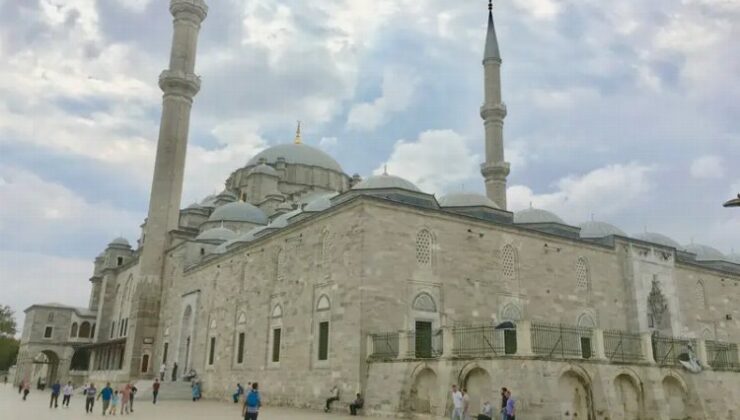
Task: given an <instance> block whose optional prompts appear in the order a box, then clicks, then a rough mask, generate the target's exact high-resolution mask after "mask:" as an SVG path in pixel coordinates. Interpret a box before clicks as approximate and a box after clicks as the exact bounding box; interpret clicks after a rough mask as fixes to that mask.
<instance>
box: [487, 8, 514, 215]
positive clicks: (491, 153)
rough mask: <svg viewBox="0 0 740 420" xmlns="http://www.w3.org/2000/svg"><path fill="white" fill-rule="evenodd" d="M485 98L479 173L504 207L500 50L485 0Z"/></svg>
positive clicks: (506, 166) (490, 195)
mask: <svg viewBox="0 0 740 420" xmlns="http://www.w3.org/2000/svg"><path fill="white" fill-rule="evenodd" d="M483 72H484V83H483V84H484V100H483V105H482V106H481V108H480V116H481V118H483V126H484V127H485V131H486V161H485V162H484V163H483V164H482V165H481V174H482V175H483V178H484V179H485V182H486V195H487V196H488V198H490V199H491V200H493V201H494V202H495V203H496V204H498V205H499V207H501V208H502V209H504V210H505V209H506V177H507V176H508V175H509V163H508V162H506V161H504V118H505V117H506V105H504V103H503V101H502V100H501V53H500V51H499V48H498V39H497V38H496V27H495V25H494V24H493V4H492V2H491V0H489V1H488V30H487V32H486V45H485V48H484V52H483Z"/></svg>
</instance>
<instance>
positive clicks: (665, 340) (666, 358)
mask: <svg viewBox="0 0 740 420" xmlns="http://www.w3.org/2000/svg"><path fill="white" fill-rule="evenodd" d="M652 342H653V356H654V357H655V363H657V364H659V365H661V366H676V365H679V364H680V363H679V356H680V355H681V354H685V355H687V354H689V353H691V352H693V351H694V350H692V349H696V343H695V342H694V340H691V339H688V338H676V337H661V336H659V335H654V336H653V337H652Z"/></svg>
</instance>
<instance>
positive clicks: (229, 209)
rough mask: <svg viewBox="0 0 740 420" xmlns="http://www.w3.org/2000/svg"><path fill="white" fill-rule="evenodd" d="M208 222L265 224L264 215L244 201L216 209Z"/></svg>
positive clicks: (265, 217) (265, 218)
mask: <svg viewBox="0 0 740 420" xmlns="http://www.w3.org/2000/svg"><path fill="white" fill-rule="evenodd" d="M208 221H209V222H221V221H223V222H248V223H256V224H258V225H265V224H267V216H266V215H265V213H264V212H263V211H262V210H260V209H259V208H257V207H256V206H253V205H252V204H249V203H247V202H244V201H235V202H233V203H228V204H224V205H223V206H220V207H217V208H216V210H214V211H213V213H211V216H210V217H209V218H208Z"/></svg>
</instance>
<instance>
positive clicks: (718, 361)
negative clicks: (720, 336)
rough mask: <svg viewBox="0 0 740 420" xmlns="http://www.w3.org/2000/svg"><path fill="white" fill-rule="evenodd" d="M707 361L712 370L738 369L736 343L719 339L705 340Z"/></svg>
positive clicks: (739, 364) (739, 361)
mask: <svg viewBox="0 0 740 420" xmlns="http://www.w3.org/2000/svg"><path fill="white" fill-rule="evenodd" d="M705 345H706V349H707V363H708V364H709V366H711V367H712V369H714V370H737V369H740V360H738V358H740V355H738V352H737V344H735V343H724V342H721V341H712V340H707V341H706V342H705Z"/></svg>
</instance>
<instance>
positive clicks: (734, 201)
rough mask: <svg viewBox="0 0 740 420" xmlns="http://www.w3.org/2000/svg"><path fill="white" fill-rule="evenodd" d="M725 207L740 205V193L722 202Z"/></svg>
mask: <svg viewBox="0 0 740 420" xmlns="http://www.w3.org/2000/svg"><path fill="white" fill-rule="evenodd" d="M724 206H725V207H740V194H738V195H737V198H733V199H732V200H729V201H728V202H726V203H725V204H724Z"/></svg>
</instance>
